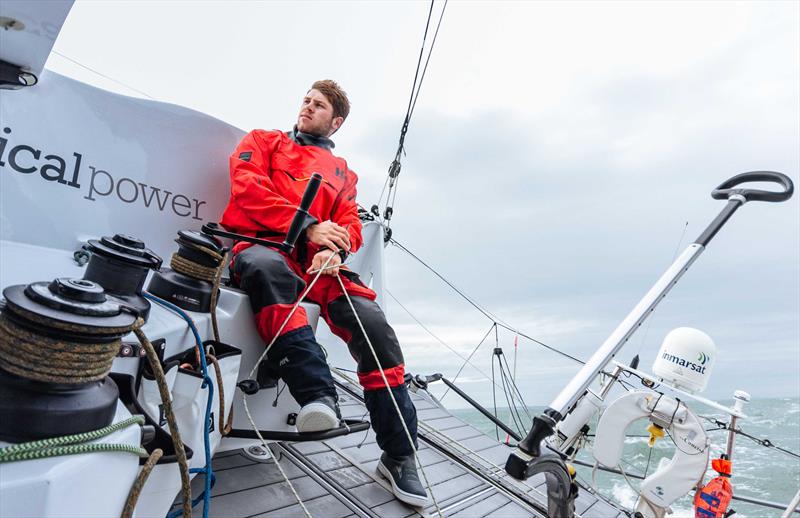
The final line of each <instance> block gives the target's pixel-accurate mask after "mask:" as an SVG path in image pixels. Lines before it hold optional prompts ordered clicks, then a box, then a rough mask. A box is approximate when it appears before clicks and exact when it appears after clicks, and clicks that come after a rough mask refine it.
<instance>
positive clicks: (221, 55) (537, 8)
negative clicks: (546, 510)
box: [47, 1, 800, 407]
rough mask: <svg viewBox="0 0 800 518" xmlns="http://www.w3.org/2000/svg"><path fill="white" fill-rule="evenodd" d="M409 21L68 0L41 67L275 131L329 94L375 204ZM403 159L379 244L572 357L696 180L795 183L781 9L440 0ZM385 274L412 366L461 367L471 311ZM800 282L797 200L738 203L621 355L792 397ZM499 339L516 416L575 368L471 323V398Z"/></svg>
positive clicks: (236, 5) (398, 105)
mask: <svg viewBox="0 0 800 518" xmlns="http://www.w3.org/2000/svg"><path fill="white" fill-rule="evenodd" d="M442 6H443V3H441V2H439V1H437V2H436V4H435V6H434V19H436V17H438V13H439V12H440V10H441V9H442ZM428 8H429V3H427V2H410V1H409V2H405V1H404V2H388V1H386V2H369V3H367V2H336V1H332V2H255V1H247V2H212V1H206V2H194V3H191V4H190V3H188V2H168V1H162V2H135V3H133V2H116V1H108V2H83V1H78V2H76V3H75V5H74V6H73V8H72V11H71V13H70V15H69V17H68V18H67V21H66V23H65V25H64V27H63V29H62V32H61V34H60V36H59V39H58V40H57V42H56V44H55V47H54V50H55V51H56V53H54V54H51V56H50V59H49V60H48V63H47V67H48V68H50V69H52V70H54V71H56V72H59V73H62V74H64V75H67V76H70V77H75V78H77V79H80V80H81V81H85V82H88V83H90V84H94V85H97V86H100V87H102V88H106V89H109V90H113V91H116V92H119V93H123V94H126V95H132V96H136V97H142V96H146V97H150V98H154V99H157V100H159V101H165V102H170V103H176V104H180V105H183V106H187V107H189V108H193V109H196V110H199V111H202V112H205V113H208V114H210V115H212V116H214V117H217V118H219V119H222V120H224V121H226V122H228V123H231V124H233V125H235V126H238V127H240V128H242V129H244V130H250V129H254V128H266V129H271V128H280V129H289V128H290V127H291V125H292V123H293V120H294V118H295V116H296V112H297V109H298V106H299V101H300V98H301V95H302V94H303V93H304V92H305V91H306V89H307V88H308V86H309V85H310V84H311V83H312V82H313V81H314V80H316V79H320V78H333V79H335V80H337V81H338V82H340V84H341V85H342V86H343V87H344V88H345V89H346V90H347V92H348V94H349V96H350V99H351V101H352V104H353V107H352V111H351V115H350V117H349V118H348V120H347V122H346V124H345V125H344V127H343V128H342V129H341V130H340V131H339V133H337V134H336V135H335V139H334V140H335V141H336V144H337V146H336V152H337V154H341V155H342V156H344V157H346V158H347V160H348V163H349V164H350V166H351V167H352V168H353V169H354V170H355V171H356V172H357V173H358V174H359V177H360V181H359V202H360V203H361V204H362V205H364V206H370V205H372V204H373V203H375V202H376V201H377V198H378V195H379V194H380V191H381V187H382V186H383V184H384V180H385V178H386V172H387V168H388V165H389V163H390V162H391V159H392V158H393V156H394V153H395V150H396V147H397V138H398V136H399V130H400V126H401V124H402V119H403V116H404V114H405V109H406V104H407V102H408V96H409V92H410V88H411V82H412V79H413V74H414V69H415V66H416V60H417V57H418V54H419V48H420V44H421V40H422V33H423V30H424V25H425V19H426V16H427V12H428ZM67 58H69V59H67ZM71 60H75V61H78V62H80V63H81V64H83V65H84V66H85V67H89V68H91V69H93V70H95V71H97V72H100V73H102V74H103V75H105V76H107V77H108V78H113V81H112V80H109V79H106V78H103V77H100V76H98V75H97V74H95V73H92V72H89V71H88V70H86V69H85V68H83V67H81V66H78V65H76V64H75V63H74V62H73V61H71ZM120 83H121V84H120ZM123 85H127V86H123ZM406 151H407V155H406V156H405V157H404V158H403V169H402V173H401V176H400V181H399V185H398V195H397V201H396V204H395V206H394V214H395V215H394V218H393V221H392V228H393V232H394V234H393V235H394V237H395V238H396V239H397V240H398V241H399V242H400V243H402V244H403V245H404V246H406V247H407V248H408V249H410V250H412V251H413V252H414V253H415V254H417V255H418V256H419V257H420V258H422V259H423V260H424V261H426V262H427V263H428V264H430V265H431V266H433V267H434V268H435V269H436V270H437V271H439V272H440V273H441V274H442V275H444V276H445V277H446V278H447V279H449V280H450V281H451V282H452V283H453V284H455V285H456V286H458V287H459V288H460V289H462V290H463V291H464V292H466V293H468V294H469V296H470V297H472V298H473V299H475V300H476V301H478V302H479V303H480V304H481V305H482V306H483V307H485V308H487V309H488V310H489V311H490V312H491V313H492V314H494V315H496V316H497V317H498V318H500V319H502V321H503V322H505V323H508V324H510V325H511V326H512V327H515V328H517V329H519V330H521V331H523V332H524V333H525V334H527V335H529V336H532V337H534V338H536V339H537V340H539V341H541V342H543V343H546V344H548V345H550V346H552V347H555V348H558V349H560V350H563V351H565V352H567V353H568V354H570V355H572V356H575V357H578V358H581V359H586V358H588V357H589V356H590V355H591V354H592V352H593V351H594V350H595V349H596V348H597V347H598V346H599V345H600V344H601V343H602V342H603V341H604V340H605V338H606V337H607V336H608V335H609V334H610V333H611V331H612V330H613V329H614V328H615V327H616V325H617V324H618V323H619V322H620V321H621V320H622V319H623V318H624V317H625V316H626V315H627V313H628V312H629V311H630V309H632V308H633V306H634V305H635V304H636V303H637V302H638V300H639V299H640V298H641V297H642V296H643V295H644V294H645V293H646V292H647V290H648V289H649V288H650V286H651V285H652V284H653V283H654V282H655V281H656V279H657V278H658V277H659V276H660V275H661V273H663V272H664V270H666V268H667V267H668V266H669V264H671V262H672V260H673V258H674V257H675V255H676V254H677V253H679V252H680V251H682V250H683V249H684V248H686V247H687V246H688V245H689V244H691V242H692V241H693V240H694V239H695V238H696V237H697V236H698V235H699V234H700V233H701V232H702V230H703V229H704V228H705V227H706V225H707V224H708V223H710V221H711V220H712V219H713V218H714V217H715V216H716V214H717V213H718V212H719V210H721V208H722V207H723V205H724V203H723V202H719V201H715V200H712V199H711V197H710V195H709V193H710V191H711V190H712V189H713V188H714V187H716V186H717V185H718V184H719V183H721V182H722V181H723V180H725V179H727V178H728V177H730V176H733V175H734V174H737V173H741V172H744V171H751V170H772V171H780V172H783V173H785V174H787V175H789V176H790V177H791V178H792V179H793V180H794V181H795V182H796V183H797V182H798V181H800V177H798V172H799V171H800V4H798V3H797V2H778V1H773V2H706V3H704V2H674V3H660V2H636V3H634V2H599V1H598V2H479V1H474V2H457V1H451V2H450V3H449V4H448V5H447V8H446V11H445V14H444V19H443V22H442V26H441V30H440V32H439V35H438V39H437V42H436V47H435V49H434V52H433V55H432V58H431V62H430V66H429V69H428V71H427V74H426V77H425V80H424V83H423V85H422V90H421V94H420V97H419V102H418V103H417V106H416V110H415V112H414V117H413V119H412V121H411V124H410V128H409V132H408V136H407V138H406ZM387 264H388V267H387V283H388V289H389V292H390V294H391V296H390V297H389V303H388V314H389V317H390V320H391V321H392V322H393V324H394V325H395V328H396V330H397V333H398V335H399V337H400V340H401V342H402V344H403V348H404V351H405V355H406V364H407V368H408V370H410V371H412V372H413V373H415V374H416V373H421V374H430V373H433V372H442V373H444V374H445V375H446V376H447V377H449V378H452V377H454V376H455V374H456V372H457V371H458V368H459V366H460V365H461V363H462V360H461V359H460V358H458V357H457V356H455V355H454V354H453V353H452V352H450V351H449V350H448V349H447V348H445V347H444V346H443V345H441V343H440V342H439V340H441V341H443V342H445V343H446V344H447V345H448V346H450V347H451V348H453V349H455V350H457V351H459V353H460V354H461V355H462V356H467V355H469V354H470V353H471V352H472V351H473V350H474V349H475V347H476V346H477V345H478V343H479V342H480V340H481V338H482V337H483V336H484V335H485V334H486V333H487V332H488V331H489V330H490V329H491V326H492V321H491V320H489V319H487V318H485V317H484V316H483V315H482V314H481V313H479V312H478V311H476V310H475V309H474V308H473V307H472V306H471V305H469V304H468V303H467V302H465V301H464V300H462V299H459V298H458V297H457V296H456V295H455V294H454V293H453V292H452V290H450V289H449V288H447V287H446V286H444V285H443V284H442V283H441V282H439V281H438V280H437V279H436V278H435V277H433V276H432V275H431V274H430V272H428V271H427V270H425V269H424V268H423V267H421V266H420V265H419V263H417V262H416V261H415V260H414V259H412V258H410V257H409V256H408V255H406V254H405V253H404V252H403V251H401V250H400V249H398V248H397V247H394V246H391V245H390V246H389V247H388V249H387ZM799 270H800V205H799V204H798V196H797V195H795V196H794V197H793V198H792V199H791V200H789V201H788V202H786V203H781V204H769V203H750V204H747V205H745V206H744V207H742V208H741V209H740V210H739V211H738V212H737V213H736V214H735V215H734V217H733V218H732V219H731V220H730V221H729V223H728V224H727V225H726V226H725V227H724V228H723V229H722V231H721V232H720V233H719V235H718V236H717V237H716V238H715V239H714V240H713V241H712V242H711V244H710V246H709V247H708V249H707V250H706V251H705V252H704V254H703V255H702V256H701V257H700V258H699V260H698V261H697V262H696V263H695V265H694V266H693V267H692V268H691V269H690V270H689V272H688V273H687V274H686V275H685V276H684V277H683V279H682V280H681V281H680V283H679V284H678V285H677V287H676V288H675V289H673V291H672V292H671V293H670V295H669V296H668V297H667V299H666V300H665V301H664V302H663V303H662V304H661V305H660V306H659V307H658V309H657V310H656V312H655V313H654V314H653V316H652V317H651V318H650V319H649V320H648V322H647V323H646V324H645V325H644V326H643V327H642V329H640V330H639V331H638V332H637V333H636V334H635V335H634V336H633V338H632V339H631V340H630V342H629V343H628V344H627V345H626V346H625V347H624V348H623V349H622V351H621V353H620V355H619V359H620V360H621V361H625V362H628V361H629V360H630V359H631V358H632V357H633V356H634V355H635V354H637V353H638V354H640V356H641V360H642V363H641V368H642V369H643V370H650V366H651V365H652V362H653V359H654V358H655V355H656V352H657V350H658V348H659V346H660V344H661V341H662V340H663V338H664V336H665V335H666V334H667V332H669V330H671V329H673V328H676V327H682V326H689V327H696V328H698V329H701V330H703V331H704V332H706V333H707V334H709V335H710V336H711V337H712V338H713V339H714V341H715V343H716V345H717V347H718V349H719V353H718V361H717V362H716V364H715V366H714V371H713V375H712V377H711V381H710V384H709V387H708V389H707V390H706V392H705V393H704V395H706V396H709V397H712V398H722V399H725V398H729V397H730V396H731V395H732V393H733V391H734V390H735V389H743V390H746V391H748V392H750V393H751V394H752V395H753V397H754V398H759V397H776V396H781V397H784V396H789V397H797V396H798V395H800V271H799ZM395 299H396V300H395ZM396 301H399V303H401V304H402V306H401V305H400V304H398V302H396ZM403 307H405V308H407V309H408V311H409V312H410V313H411V314H413V316H414V318H416V319H417V320H419V321H420V322H422V323H423V324H424V325H425V327H426V328H427V329H428V330H429V331H430V332H431V333H433V335H435V336H436V338H434V337H433V336H432V335H431V334H429V333H428V332H427V331H425V330H424V329H422V328H421V327H420V326H419V325H418V324H417V323H416V322H415V320H414V318H412V317H411V316H409V313H407V312H406V311H405V310H404V309H403ZM496 345H497V346H500V347H502V348H503V350H504V354H505V355H506V357H507V359H508V362H509V364H511V365H514V364H516V367H515V368H516V375H517V383H518V385H519V387H520V390H521V392H522V394H523V395H524V397H525V400H526V402H527V403H528V404H531V405H539V404H542V405H544V404H547V403H548V402H549V401H550V400H552V399H553V397H554V396H555V395H556V394H557V393H558V391H559V390H560V388H561V387H562V386H563V385H564V384H566V382H567V381H568V380H569V378H570V377H571V376H572V375H573V374H574V373H575V372H577V369H578V365H577V364H576V363H575V362H573V361H571V360H568V359H565V358H562V357H559V356H558V355H556V354H554V353H552V352H550V351H547V350H545V349H543V348H542V347H540V346H538V345H536V344H535V343H532V342H530V341H528V340H526V339H522V338H520V339H519V340H518V342H517V348H516V351H515V335H514V334H513V333H511V332H508V331H504V330H501V331H500V332H499V333H498V334H497V337H496V340H495V335H494V333H493V332H492V333H490V338H489V339H487V341H486V342H485V343H484V344H483V345H482V346H481V347H480V348H479V349H478V350H477V351H476V352H475V355H474V356H473V363H474V364H475V366H477V369H476V368H474V367H472V366H467V367H466V368H465V369H464V370H463V372H462V373H461V375H460V376H459V380H460V381H462V382H463V385H462V387H464V389H465V390H467V391H468V392H469V393H470V394H472V395H474V396H475V397H476V399H478V400H479V401H481V402H483V403H485V404H491V402H492V384H491V382H490V381H489V380H488V379H487V378H486V377H485V376H484V375H483V373H488V374H490V375H491V362H492V350H493V348H494V347H495V346H496ZM515 357H516V362H515ZM481 371H482V372H481ZM436 390H437V391H438V393H441V390H439V389H436ZM498 397H500V398H502V396H501V395H498ZM445 401H446V402H447V403H449V404H451V405H452V406H454V407H458V406H464V405H463V403H462V402H460V401H459V400H458V399H456V398H455V397H453V396H452V395H448V396H447V399H446V400H445Z"/></svg>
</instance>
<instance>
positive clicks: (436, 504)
mask: <svg viewBox="0 0 800 518" xmlns="http://www.w3.org/2000/svg"><path fill="white" fill-rule="evenodd" d="M336 280H338V281H339V286H340V287H341V288H342V293H343V294H344V297H345V298H346V299H347V303H348V304H349V305H350V311H352V312H353V316H354V317H355V319H356V322H358V327H359V328H360V329H361V332H362V333H363V334H364V340H365V341H366V342H367V345H368V346H369V350H370V352H371V353H372V357H373V359H374V360H375V365H378V366H380V365H381V361H380V359H378V353H376V352H375V348H374V347H373V346H372V341H371V340H370V339H369V335H367V331H366V329H364V324H362V323H361V319H360V318H359V316H358V313H356V308H355V306H353V301H352V299H351V298H350V294H349V293H347V290H346V289H345V287H344V282H343V281H342V278H341V277H340V276H338V275H337V276H336ZM379 370H380V373H381V378H382V379H383V384H384V386H386V390H387V392H388V393H389V399H391V400H392V405H393V406H394V409H395V411H396V412H397V417H398V419H399V420H400V424H402V425H403V431H404V432H405V433H406V438H408V443H409V445H410V446H411V450H412V451H413V452H414V458H415V459H416V461H417V465H418V466H419V469H420V471H421V472H422V477H423V478H424V479H425V485H426V486H427V488H428V491H429V492H430V495H431V500H433V505H434V507H436V512H437V514H438V515H439V516H440V518H441V517H442V510H441V509H440V508H439V502H437V501H436V497H435V496H434V494H433V490H432V489H431V483H430V482H429V481H428V475H427V474H426V473H425V468H423V466H422V462H421V461H420V460H419V454H418V453H417V447H416V446H415V445H414V439H412V438H411V432H409V431H408V426H407V425H406V421H405V419H403V414H402V413H401V412H400V407H399V406H398V404H397V400H396V399H395V397H394V393H393V392H392V388H391V386H390V385H389V380H388V379H386V374H385V373H384V372H383V369H379Z"/></svg>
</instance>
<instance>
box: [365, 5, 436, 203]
mask: <svg viewBox="0 0 800 518" xmlns="http://www.w3.org/2000/svg"><path fill="white" fill-rule="evenodd" d="M433 3H434V0H431V6H430V8H429V9H428V19H427V20H426V21H425V32H424V33H423V35H422V46H421V47H420V49H419V57H418V58H417V68H416V70H415V71H414V81H413V82H412V83H411V94H410V95H409V97H408V107H407V108H406V114H405V117H403V125H402V127H401V128H400V138H399V140H398V143H397V151H396V152H395V156H394V160H392V163H391V165H389V174H388V176H387V180H388V183H389V194H388V195H387V196H386V204H387V205H389V197H390V196H391V193H392V189H393V188H394V183H395V182H394V180H395V179H396V178H397V176H396V174H395V171H396V170H397V167H398V166H399V164H400V158H401V155H402V153H403V144H404V142H405V138H406V132H408V125H409V123H410V122H411V107H412V106H413V105H414V93H415V91H416V90H417V79H418V78H419V69H420V66H421V65H422V56H423V55H425V41H426V40H427V38H428V29H429V28H430V25H431V16H432V15H433ZM393 174H394V175H395V176H392V175H393ZM382 201H383V192H381V197H380V198H378V205H379V206H380V204H381V202H382Z"/></svg>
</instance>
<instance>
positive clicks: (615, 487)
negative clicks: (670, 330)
mask: <svg viewBox="0 0 800 518" xmlns="http://www.w3.org/2000/svg"><path fill="white" fill-rule="evenodd" d="M720 403H722V404H725V405H727V406H732V405H733V401H720ZM689 406H690V408H691V409H692V411H694V412H695V413H696V414H698V415H700V416H705V417H708V418H711V419H717V420H720V421H727V420H728V416H726V415H723V414H722V413H721V412H720V411H718V410H716V409H713V408H711V407H707V406H704V405H701V404H698V403H695V404H689ZM541 410H542V408H535V407H532V408H530V414H531V415H534V416H535V415H536V413H537V412H539V411H541ZM452 412H453V414H454V415H456V416H458V417H460V418H461V419H463V420H464V421H467V422H469V423H470V424H472V425H473V426H475V427H477V428H478V429H480V430H481V431H483V432H484V433H485V434H486V435H488V436H490V437H493V438H498V437H499V438H500V440H505V439H506V434H505V432H503V431H502V430H499V432H498V430H497V428H496V426H495V425H494V423H492V422H491V421H489V420H488V419H486V418H485V417H484V416H483V415H482V414H481V413H480V412H478V411H477V410H474V409H471V408H470V409H456V410H452ZM745 413H746V414H747V418H746V419H742V420H739V422H738V424H737V427H738V428H740V429H741V430H742V431H744V432H746V433H747V434H749V435H752V436H753V437H756V438H758V439H762V440H763V439H768V440H769V442H770V443H771V444H774V445H776V446H779V447H781V448H783V449H785V450H788V451H790V452H793V453H795V454H800V398H772V399H755V400H753V401H751V402H750V403H748V404H747V406H746V407H745ZM498 415H499V416H500V418H501V419H503V420H504V422H506V423H509V422H510V419H509V412H508V409H507V408H506V409H498ZM523 415H525V414H524V413H523ZM526 418H527V416H526ZM528 424H530V421H528ZM511 427H512V428H514V427H513V425H512V426H511ZM645 427H646V423H635V424H634V426H632V427H631V429H630V430H629V435H631V437H629V438H627V439H626V441H625V447H624V450H623V451H624V453H623V458H624V463H623V464H622V466H623V468H624V469H625V471H626V473H631V474H638V475H642V474H644V473H648V474H652V473H653V471H654V470H655V469H656V468H657V466H658V463H659V461H660V459H662V458H664V457H667V458H669V457H672V455H673V453H674V445H673V444H672V442H671V441H670V440H669V438H668V437H664V438H662V439H659V440H658V441H657V442H656V444H655V446H654V447H653V448H652V450H651V448H649V447H648V445H647V442H648V439H647V437H643V436H645V435H647V432H646V431H645ZM707 428H715V425H714V424H712V423H708V427H707ZM592 429H594V426H593V427H592ZM526 432H527V430H526ZM589 433H590V434H591V433H592V432H591V431H590V432H589ZM727 433H728V432H726V431H722V430H712V431H708V436H709V439H710V440H711V443H712V446H711V448H712V449H711V458H716V457H719V455H720V454H721V453H723V452H724V450H725V447H726V444H727ZM589 439H590V441H591V437H590V438H589ZM512 441H513V440H512ZM577 458H578V459H580V460H583V461H585V462H590V463H594V459H593V457H592V454H591V443H590V444H588V445H587V447H586V448H584V449H583V450H581V452H580V453H579V455H578V457H577ZM576 469H577V471H578V477H579V478H580V480H581V481H583V483H584V484H586V485H589V486H591V484H592V470H591V468H585V467H581V466H576ZM715 475H716V473H715V472H714V471H713V470H712V469H711V467H710V466H709V470H708V472H706V477H705V479H704V482H708V481H709V480H710V479H711V477H712V476H715ZM631 482H632V483H633V484H638V482H639V481H638V480H636V479H631ZM596 484H597V486H596V487H597V490H598V491H599V492H600V493H601V494H603V495H605V496H607V497H609V498H611V499H612V500H614V501H615V502H617V503H618V504H621V505H622V506H624V507H625V508H627V509H629V510H630V509H633V507H634V505H635V502H636V492H635V491H634V490H633V489H632V488H631V487H630V486H629V485H628V483H627V482H626V481H625V479H624V478H623V477H622V476H621V475H616V474H610V473H605V472H600V471H598V472H597V477H596ZM731 484H732V485H733V492H734V495H737V496H743V497H751V498H757V499H759V500H768V501H772V502H775V503H780V504H783V506H784V507H785V506H786V505H788V504H789V502H790V501H791V500H792V498H793V497H794V496H795V494H796V493H797V491H798V490H800V457H797V456H793V455H789V454H787V453H784V452H781V451H779V450H778V449H776V448H772V447H765V446H762V445H760V444H758V443H756V442H755V441H754V440H752V439H749V438H747V437H744V436H742V435H737V438H736V443H735V447H734V452H733V476H732V477H731ZM693 497H694V492H692V493H691V494H689V495H687V496H685V497H683V498H681V499H679V500H678V501H676V502H675V503H674V504H673V505H672V510H673V514H671V515H669V516H671V517H673V518H689V517H694V511H693V505H692V500H693ZM730 508H732V509H734V510H735V511H736V514H734V515H733V516H734V518H767V517H770V518H771V517H779V516H781V514H782V510H778V509H771V508H766V507H761V506H757V505H754V504H749V503H745V502H741V501H736V500H734V501H733V502H732V504H731V506H730ZM794 516H797V517H799V518H800V513H795V515H794Z"/></svg>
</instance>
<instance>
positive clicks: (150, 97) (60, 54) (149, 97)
mask: <svg viewBox="0 0 800 518" xmlns="http://www.w3.org/2000/svg"><path fill="white" fill-rule="evenodd" d="M50 52H51V53H53V54H55V55H56V56H61V57H62V58H64V59H66V60H67V61H71V62H72V63H75V64H76V65H78V66H79V67H81V68H85V69H86V70H88V71H89V72H92V73H94V74H97V75H98V76H100V77H103V78H105V79H108V80H109V81H113V82H115V83H117V84H118V85H121V86H124V87H125V88H128V89H130V90H133V91H134V92H136V93H139V94H142V95H144V96H145V97H147V98H148V99H152V100H154V101H155V100H157V99H156V98H155V97H153V96H152V95H149V94H147V93H145V92H142V91H141V90H139V89H137V88H134V87H132V86H130V85H127V84H125V83H123V82H122V81H118V80H116V79H114V78H113V77H109V76H107V75H105V74H103V73H102V72H98V71H97V70H95V69H93V68H91V67H88V66H86V65H84V64H83V63H81V62H79V61H76V60H74V59H72V58H71V57H69V56H66V55H64V54H62V53H60V52H59V51H57V50H55V49H53V50H51V51H50Z"/></svg>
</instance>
